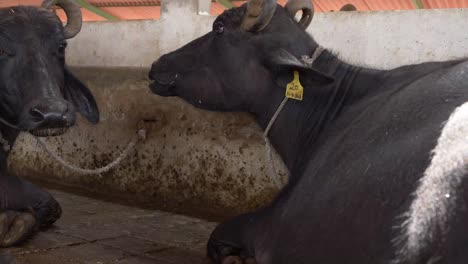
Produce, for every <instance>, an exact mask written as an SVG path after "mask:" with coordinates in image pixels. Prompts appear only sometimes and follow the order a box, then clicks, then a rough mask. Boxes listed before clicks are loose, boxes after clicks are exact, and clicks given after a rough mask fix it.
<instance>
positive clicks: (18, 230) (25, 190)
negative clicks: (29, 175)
mask: <svg viewBox="0 0 468 264" xmlns="http://www.w3.org/2000/svg"><path fill="white" fill-rule="evenodd" d="M61 212H62V210H61V208H60V205H59V204H58V202H57V201H56V200H55V199H54V198H53V197H52V196H51V195H50V194H49V193H48V192H46V191H44V190H42V189H40V188H39V187H37V186H35V185H33V184H31V183H30V182H28V181H23V180H21V179H19V178H17V177H15V176H10V175H7V176H5V175H0V247H10V246H14V245H18V244H19V243H21V242H23V241H24V240H26V239H27V238H29V237H30V236H31V235H32V234H33V233H34V232H36V231H37V230H38V229H39V228H47V227H49V226H50V225H52V224H53V223H54V222H55V221H56V220H57V219H58V218H59V217H60V215H61Z"/></svg>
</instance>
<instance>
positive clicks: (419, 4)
mask: <svg viewBox="0 0 468 264" xmlns="http://www.w3.org/2000/svg"><path fill="white" fill-rule="evenodd" d="M413 4H414V6H415V7H416V8H417V9H424V4H423V3H422V1H421V0H413Z"/></svg>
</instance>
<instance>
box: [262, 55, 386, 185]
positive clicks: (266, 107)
mask: <svg viewBox="0 0 468 264" xmlns="http://www.w3.org/2000/svg"><path fill="white" fill-rule="evenodd" d="M313 68H314V69H317V70H319V71H321V72H323V73H326V74H328V75H330V76H333V78H334V79H335V81H334V82H333V83H332V84H330V85H329V86H327V87H325V88H326V89H322V88H323V87H320V94H317V95H314V96H311V97H306V98H304V100H302V101H297V100H293V99H289V100H288V102H287V103H286V105H285V107H284V108H283V110H282V111H281V113H280V114H279V115H278V118H277V119H276V121H275V123H274V124H273V126H272V128H271V130H270V132H269V134H268V138H269V139H270V142H271V144H272V145H273V147H274V148H275V150H276V151H277V152H278V154H279V155H280V156H281V158H282V159H283V161H284V163H285V164H286V166H287V168H288V169H289V171H290V175H291V177H294V175H297V174H298V173H300V172H301V171H302V170H303V169H304V166H305V163H306V162H307V161H308V160H309V159H310V157H311V156H312V155H313V153H314V151H315V150H316V149H317V147H318V145H319V144H320V142H318V141H317V139H318V138H319V137H320V136H321V135H322V134H323V132H324V131H325V130H326V129H327V127H328V126H329V125H330V124H332V123H333V122H334V121H335V120H336V119H337V118H338V117H339V116H340V114H341V113H342V111H343V109H344V108H345V107H346V106H347V105H350V104H353V103H354V102H356V101H359V100H360V99H361V98H362V97H364V96H365V95H366V94H367V93H368V91H369V89H370V88H371V87H372V86H373V85H372V83H373V82H372V81H368V82H365V83H367V84H368V85H364V86H363V85H356V83H363V82H361V81H356V79H366V80H372V78H374V77H373V76H377V75H376V74H375V73H376V72H377V71H376V70H370V69H365V68H361V67H356V66H353V65H350V64H347V63H345V62H343V61H341V60H340V59H338V58H337V57H336V56H335V55H333V54H332V53H330V52H329V51H326V50H325V51H324V52H323V53H322V54H321V55H320V56H319V57H318V58H317V60H316V61H315V62H314V64H313ZM284 89H285V88H284V87H277V89H274V90H275V91H274V92H273V94H271V96H270V97H269V98H270V100H267V102H266V103H264V104H263V106H261V107H260V108H261V109H259V110H257V111H256V113H255V114H256V116H257V121H258V123H259V124H260V126H262V128H263V129H265V128H266V127H267V125H268V123H269V122H270V120H271V117H272V116H273V114H274V113H275V112H276V111H277V108H278V106H279V105H280V103H281V101H282V100H283V99H284V92H285V90H284ZM304 89H317V88H314V87H304Z"/></svg>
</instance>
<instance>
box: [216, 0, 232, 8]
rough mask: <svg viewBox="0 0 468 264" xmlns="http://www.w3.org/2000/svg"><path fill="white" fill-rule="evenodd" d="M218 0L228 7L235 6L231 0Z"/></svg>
mask: <svg viewBox="0 0 468 264" xmlns="http://www.w3.org/2000/svg"><path fill="white" fill-rule="evenodd" d="M216 1H218V3H220V4H222V5H223V6H224V7H226V8H227V9H229V8H233V7H234V6H233V5H232V3H231V1H229V0H216Z"/></svg>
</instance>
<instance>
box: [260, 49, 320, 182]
mask: <svg viewBox="0 0 468 264" xmlns="http://www.w3.org/2000/svg"><path fill="white" fill-rule="evenodd" d="M324 51H325V49H324V48H322V47H321V46H318V47H317V48H316V49H315V51H314V54H312V57H309V56H307V55H303V56H302V57H301V61H302V62H303V63H304V64H305V65H307V66H308V67H309V68H312V64H314V62H315V61H316V60H317V58H318V57H319V56H320V55H321V54H322V53H323V52H324ZM287 102H288V97H284V99H283V101H281V103H280V104H279V106H278V108H277V109H276V111H275V113H274V114H273V116H272V117H271V119H270V122H269V123H268V125H267V127H266V129H265V131H264V132H263V139H264V140H265V150H266V157H267V162H268V164H269V166H268V167H269V168H270V171H271V173H272V174H273V175H274V177H275V180H276V184H277V185H278V187H281V185H282V182H281V179H280V176H279V174H278V171H277V169H276V167H275V163H274V162H273V153H272V151H271V149H272V147H271V143H270V140H269V139H268V133H269V132H270V130H271V127H272V126H273V124H274V123H275V121H276V119H277V118H278V116H279V114H280V113H281V111H282V110H283V108H284V106H285V105H286V103H287Z"/></svg>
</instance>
